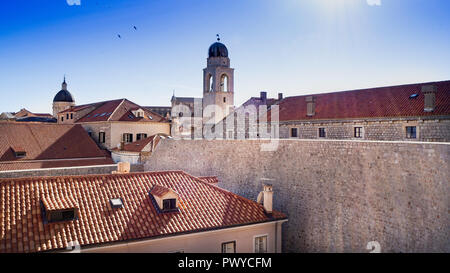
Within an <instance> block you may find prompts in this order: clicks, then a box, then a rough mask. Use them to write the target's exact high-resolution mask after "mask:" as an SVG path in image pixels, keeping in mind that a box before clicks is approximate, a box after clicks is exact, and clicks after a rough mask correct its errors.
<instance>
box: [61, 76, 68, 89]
mask: <svg viewBox="0 0 450 273" xmlns="http://www.w3.org/2000/svg"><path fill="white" fill-rule="evenodd" d="M61 89H62V90H67V83H66V74H64V81H63V83H62V85H61Z"/></svg>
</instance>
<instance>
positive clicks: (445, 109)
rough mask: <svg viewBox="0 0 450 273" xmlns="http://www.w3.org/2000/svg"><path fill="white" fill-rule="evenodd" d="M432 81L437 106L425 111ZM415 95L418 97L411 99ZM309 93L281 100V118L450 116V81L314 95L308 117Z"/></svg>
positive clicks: (288, 119)
mask: <svg viewBox="0 0 450 273" xmlns="http://www.w3.org/2000/svg"><path fill="white" fill-rule="evenodd" d="M429 84H433V85H435V86H436V87H437V92H436V109H435V110H434V111H433V112H424V111H423V109H424V94H423V93H422V92H421V87H422V86H423V85H429ZM412 94H418V96H417V97H416V98H410V95H412ZM307 96H309V95H306V96H295V97H287V98H285V99H283V100H282V101H281V102H280V103H279V107H280V108H279V110H280V116H279V118H280V121H290V120H315V119H355V118H381V117H410V116H448V115H450V81H441V82H431V83H419V84H407V85H399V86H388V87H379V88H370V89H361V90H352V91H343V92H334V93H326V94H314V95H312V96H314V97H315V100H316V108H315V115H314V116H312V117H308V116H306V101H305V99H306V97H307ZM269 118H270V113H269Z"/></svg>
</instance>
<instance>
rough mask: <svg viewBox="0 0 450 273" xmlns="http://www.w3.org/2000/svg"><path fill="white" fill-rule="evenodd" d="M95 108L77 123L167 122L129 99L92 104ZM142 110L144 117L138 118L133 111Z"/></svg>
mask: <svg viewBox="0 0 450 273" xmlns="http://www.w3.org/2000/svg"><path fill="white" fill-rule="evenodd" d="M91 106H94V107H95V108H94V109H93V110H92V111H91V112H89V113H88V114H86V115H85V116H83V117H81V118H80V119H78V120H77V121H76V122H77V123H80V122H95V121H148V122H165V121H167V120H166V118H164V117H162V116H160V115H159V114H157V113H154V112H152V111H150V110H148V109H145V108H143V107H141V106H139V105H137V104H135V103H134V102H131V101H129V100H127V99H118V100H110V101H104V102H100V103H95V104H91ZM139 108H141V109H142V110H144V113H145V115H144V117H136V116H135V115H134V114H133V113H132V112H131V111H132V110H134V109H139Z"/></svg>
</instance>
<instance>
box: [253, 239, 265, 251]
mask: <svg viewBox="0 0 450 273" xmlns="http://www.w3.org/2000/svg"><path fill="white" fill-rule="evenodd" d="M266 252H267V235H264V236H258V237H255V253H266Z"/></svg>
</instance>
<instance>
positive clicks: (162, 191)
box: [150, 185, 170, 197]
mask: <svg viewBox="0 0 450 273" xmlns="http://www.w3.org/2000/svg"><path fill="white" fill-rule="evenodd" d="M168 192H170V189H169V188H166V187H164V186H161V185H155V186H153V188H152V190H151V191H150V193H151V194H153V195H154V196H158V197H163V196H164V195H166V194H167V193H168Z"/></svg>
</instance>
